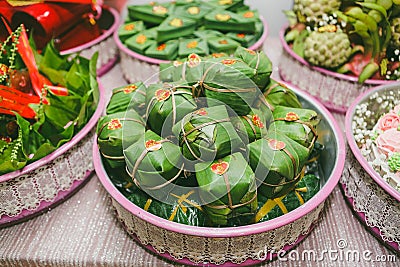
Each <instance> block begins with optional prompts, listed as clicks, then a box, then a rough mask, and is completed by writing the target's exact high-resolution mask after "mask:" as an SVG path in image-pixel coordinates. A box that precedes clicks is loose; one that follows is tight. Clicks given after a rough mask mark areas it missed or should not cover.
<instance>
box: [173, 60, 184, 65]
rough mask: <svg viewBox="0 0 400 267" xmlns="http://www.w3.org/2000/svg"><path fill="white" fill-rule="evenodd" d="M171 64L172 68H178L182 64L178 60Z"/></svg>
mask: <svg viewBox="0 0 400 267" xmlns="http://www.w3.org/2000/svg"><path fill="white" fill-rule="evenodd" d="M173 64H174V67H178V66H180V65H182V64H183V62H182V61H179V60H175V61H174V63H173Z"/></svg>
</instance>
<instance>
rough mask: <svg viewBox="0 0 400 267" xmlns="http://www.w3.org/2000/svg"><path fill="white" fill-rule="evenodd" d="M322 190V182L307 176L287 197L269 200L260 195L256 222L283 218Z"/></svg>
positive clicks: (311, 175)
mask: <svg viewBox="0 0 400 267" xmlns="http://www.w3.org/2000/svg"><path fill="white" fill-rule="evenodd" d="M319 189H320V180H319V178H318V177H317V176H315V175H313V174H307V175H305V176H304V177H303V178H302V179H301V180H300V182H299V183H298V184H297V185H296V188H295V189H294V190H292V191H290V192H289V193H288V194H287V195H285V196H282V197H279V198H276V199H268V198H266V197H264V196H262V195H258V212H257V214H256V216H255V219H254V221H255V222H265V221H268V220H271V219H274V218H277V217H279V216H282V215H284V214H286V213H288V212H290V211H292V210H294V209H296V208H298V207H300V206H301V205H303V204H304V203H305V202H307V201H308V200H310V199H311V198H312V197H313V196H314V195H315V194H317V193H318V191H319Z"/></svg>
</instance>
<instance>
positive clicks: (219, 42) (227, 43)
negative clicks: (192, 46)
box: [207, 36, 240, 54]
mask: <svg viewBox="0 0 400 267" xmlns="http://www.w3.org/2000/svg"><path fill="white" fill-rule="evenodd" d="M207 43H208V45H209V46H210V51H211V52H212V53H227V54H233V52H235V50H236V48H238V47H239V46H240V43H239V42H237V41H235V40H233V39H231V38H229V37H227V36H215V37H210V38H208V39H207Z"/></svg>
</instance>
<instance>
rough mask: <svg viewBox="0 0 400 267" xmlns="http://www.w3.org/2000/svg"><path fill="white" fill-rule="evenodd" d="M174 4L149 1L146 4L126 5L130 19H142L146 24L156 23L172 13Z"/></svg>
mask: <svg viewBox="0 0 400 267" xmlns="http://www.w3.org/2000/svg"><path fill="white" fill-rule="evenodd" d="M173 10H174V5H172V4H170V3H163V4H159V3H154V2H153V3H150V4H148V5H130V6H128V16H129V19H130V20H142V21H144V22H145V23H147V24H152V25H158V24H160V23H161V22H163V21H164V20H165V19H166V18H167V17H168V16H169V15H170V14H172V13H173Z"/></svg>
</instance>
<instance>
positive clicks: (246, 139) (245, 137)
mask: <svg viewBox="0 0 400 267" xmlns="http://www.w3.org/2000/svg"><path fill="white" fill-rule="evenodd" d="M267 117H269V116H268V114H264V113H263V112H262V111H261V110H258V109H252V111H251V112H250V113H249V114H247V115H244V116H240V117H232V118H231V121H232V124H233V126H234V127H235V129H236V131H237V133H238V134H239V136H240V138H242V141H243V143H245V144H248V143H252V142H254V141H255V140H258V139H260V138H263V137H264V136H266V135H267V131H268V129H267Z"/></svg>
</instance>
